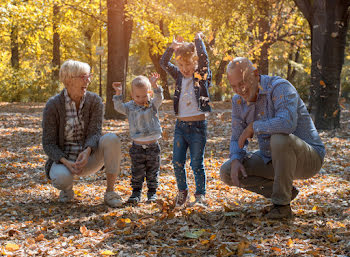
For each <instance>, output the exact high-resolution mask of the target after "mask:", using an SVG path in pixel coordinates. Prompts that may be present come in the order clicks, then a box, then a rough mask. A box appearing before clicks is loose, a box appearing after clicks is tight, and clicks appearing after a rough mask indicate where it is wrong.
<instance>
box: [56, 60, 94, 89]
mask: <svg viewBox="0 0 350 257" xmlns="http://www.w3.org/2000/svg"><path fill="white" fill-rule="evenodd" d="M83 73H90V65H89V64H87V63H85V62H79V61H74V60H67V61H65V62H64V63H63V64H62V66H61V68H60V73H59V78H60V81H61V82H62V83H63V84H64V85H66V83H67V80H68V79H70V78H73V77H77V76H80V75H82V74H83Z"/></svg>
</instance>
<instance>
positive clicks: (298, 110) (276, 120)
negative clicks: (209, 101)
mask: <svg viewBox="0 0 350 257" xmlns="http://www.w3.org/2000/svg"><path fill="white" fill-rule="evenodd" d="M252 122H254V123H253V129H254V134H255V135H256V136H257V139H258V143H259V148H260V150H259V151H258V152H257V154H258V155H260V156H261V157H262V158H263V160H264V162H265V163H267V162H269V161H270V160H271V149H270V138H271V135H273V134H294V135H295V136H297V137H299V138H300V139H302V140H304V141H305V142H306V143H308V144H309V145H311V146H312V147H313V148H314V149H315V150H316V151H317V152H318V154H319V155H320V157H321V159H322V160H323V159H324V156H325V153H326V151H325V147H324V144H323V143H322V141H321V138H320V136H319V135H318V133H317V130H316V128H315V125H314V123H313V121H312V119H311V117H310V114H309V112H308V111H307V108H306V106H305V104H304V102H303V101H302V100H301V98H300V96H299V94H298V92H297V90H296V89H295V87H294V86H293V85H292V84H291V83H290V82H289V81H287V80H285V79H282V78H280V77H277V76H276V77H270V76H266V75H260V85H259V92H258V96H257V99H256V102H252V103H247V102H246V101H245V100H244V99H243V98H242V97H240V96H239V95H235V96H234V97H233V98H232V136H231V142H230V160H235V159H238V160H240V161H242V160H243V158H244V156H245V155H246V148H247V145H248V141H246V142H245V146H244V147H243V148H242V149H241V148H239V146H238V139H239V137H240V135H241V134H242V132H243V130H244V129H245V128H246V127H247V126H248V125H249V124H250V123H252Z"/></svg>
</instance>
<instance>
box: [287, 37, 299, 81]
mask: <svg viewBox="0 0 350 257" xmlns="http://www.w3.org/2000/svg"><path fill="white" fill-rule="evenodd" d="M294 47H295V46H294V44H292V47H291V48H292V49H293V48H294ZM291 51H292V50H291ZM299 54H300V47H298V48H297V51H296V53H295V56H294V60H293V52H290V53H289V55H288V60H289V61H294V62H296V63H297V62H298V59H299ZM295 74H296V69H295V68H293V67H292V65H291V63H290V62H288V69H287V80H288V81H290V82H291V83H292V84H293V80H294V77H295Z"/></svg>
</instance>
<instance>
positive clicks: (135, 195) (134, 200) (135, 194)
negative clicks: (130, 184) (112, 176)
mask: <svg viewBox="0 0 350 257" xmlns="http://www.w3.org/2000/svg"><path fill="white" fill-rule="evenodd" d="M140 201H141V191H132V194H131V196H130V197H129V199H128V201H127V202H126V203H128V204H138V203H139V202H140Z"/></svg>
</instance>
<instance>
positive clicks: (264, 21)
mask: <svg viewBox="0 0 350 257" xmlns="http://www.w3.org/2000/svg"><path fill="white" fill-rule="evenodd" d="M259 5H260V8H259V9H260V17H259V20H258V24H259V41H260V42H261V43H262V46H261V49H260V55H259V57H258V63H257V64H258V70H259V73H260V74H266V75H267V74H268V73H269V57H268V50H269V48H270V44H269V43H268V42H267V41H266V40H267V38H268V33H269V3H268V1H267V2H265V1H262V2H261V1H259V2H258V6H259Z"/></svg>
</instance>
